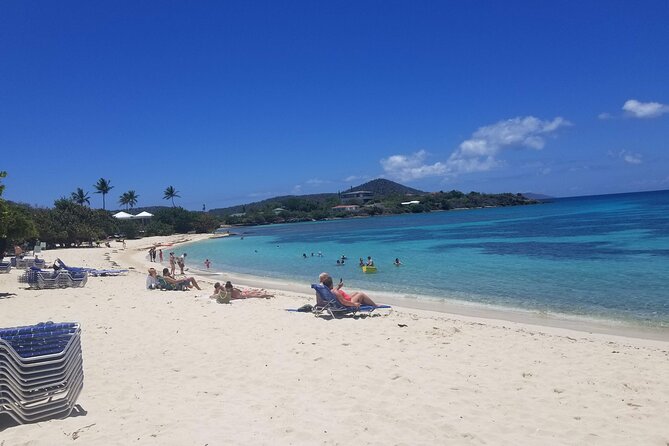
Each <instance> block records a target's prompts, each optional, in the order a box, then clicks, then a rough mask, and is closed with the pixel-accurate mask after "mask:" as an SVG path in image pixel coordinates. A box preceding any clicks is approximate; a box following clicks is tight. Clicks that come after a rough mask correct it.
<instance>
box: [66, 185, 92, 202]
mask: <svg viewBox="0 0 669 446" xmlns="http://www.w3.org/2000/svg"><path fill="white" fill-rule="evenodd" d="M70 199H71V200H72V201H74V202H75V203H77V204H80V205H82V206H83V205H84V204H88V205H90V204H91V199H90V198H89V197H88V192H84V190H83V189H82V188H80V187H78V188H77V191H76V192H72V195H71V196H70Z"/></svg>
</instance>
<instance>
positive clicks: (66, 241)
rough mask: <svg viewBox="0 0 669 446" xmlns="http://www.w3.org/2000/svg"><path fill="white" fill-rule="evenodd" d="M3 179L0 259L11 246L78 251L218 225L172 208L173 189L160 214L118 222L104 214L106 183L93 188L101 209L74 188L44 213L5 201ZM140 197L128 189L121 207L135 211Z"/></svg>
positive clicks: (214, 220)
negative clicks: (119, 239) (109, 242)
mask: <svg viewBox="0 0 669 446" xmlns="http://www.w3.org/2000/svg"><path fill="white" fill-rule="evenodd" d="M6 176H7V172H0V255H1V254H2V253H4V252H5V250H6V248H7V246H11V245H13V244H24V243H27V244H28V245H30V246H33V245H34V244H35V243H36V242H38V241H39V242H44V243H46V245H47V247H50V248H53V247H56V246H60V247H69V246H80V245H81V244H82V243H88V244H95V243H97V242H100V241H103V240H105V239H107V238H109V237H123V238H136V237H139V236H154V235H171V234H174V233H184V234H185V233H189V232H204V233H206V232H212V231H214V230H215V229H216V228H217V227H218V226H219V224H220V222H219V219H217V218H215V217H214V216H212V215H209V214H206V213H203V212H193V211H188V210H186V209H183V208H182V207H178V206H176V204H175V202H174V198H179V197H180V196H179V191H177V190H176V189H175V188H174V187H173V186H168V187H167V188H166V189H165V192H164V197H163V198H164V199H170V200H171V201H172V207H171V208H163V209H159V210H158V211H156V212H155V214H154V216H153V217H152V218H151V219H150V220H148V221H140V220H119V219H116V218H114V217H113V216H112V213H111V212H109V211H107V210H105V206H106V202H105V196H106V195H107V194H108V193H109V192H110V191H111V189H112V188H113V186H111V184H110V181H109V180H105V179H104V178H101V179H100V180H99V181H98V182H97V183H96V185H95V186H94V187H95V188H96V192H95V193H100V194H102V197H103V208H102V209H92V208H91V207H90V196H89V194H88V192H86V191H84V190H83V189H82V188H77V189H76V191H74V192H72V193H71V194H70V197H69V198H65V197H63V198H59V199H57V200H56V201H55V202H54V205H53V207H52V208H42V207H34V206H30V205H27V204H23V203H13V202H8V201H6V200H4V199H3V198H2V194H3V192H4V189H5V185H4V184H2V179H3V178H5V177H6ZM138 198H139V196H138V195H137V194H136V193H135V191H132V190H131V191H128V192H126V193H123V194H122V195H121V196H120V198H119V204H124V205H127V206H129V207H134V206H135V205H136V204H137V200H138Z"/></svg>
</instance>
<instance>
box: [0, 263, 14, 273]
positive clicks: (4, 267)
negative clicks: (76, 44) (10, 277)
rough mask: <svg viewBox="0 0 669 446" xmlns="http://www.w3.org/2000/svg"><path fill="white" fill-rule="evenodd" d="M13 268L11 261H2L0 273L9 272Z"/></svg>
mask: <svg viewBox="0 0 669 446" xmlns="http://www.w3.org/2000/svg"><path fill="white" fill-rule="evenodd" d="M11 270H12V264H11V262H0V273H8V272H10V271H11Z"/></svg>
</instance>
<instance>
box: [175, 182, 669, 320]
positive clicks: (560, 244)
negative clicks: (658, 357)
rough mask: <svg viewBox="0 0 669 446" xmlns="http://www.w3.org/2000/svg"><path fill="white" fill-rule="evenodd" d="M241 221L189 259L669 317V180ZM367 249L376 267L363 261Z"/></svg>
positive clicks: (573, 310)
mask: <svg viewBox="0 0 669 446" xmlns="http://www.w3.org/2000/svg"><path fill="white" fill-rule="evenodd" d="M233 232H234V233H236V234H240V235H242V236H243V237H241V236H233V237H227V238H221V239H212V240H207V241H203V242H198V243H194V244H191V245H187V246H185V247H184V248H183V250H185V251H186V252H188V258H189V264H190V265H192V266H194V265H195V264H198V265H202V264H203V262H204V260H205V258H208V259H210V261H211V262H212V269H214V270H221V271H233V272H239V273H245V274H253V275H257V276H263V277H270V278H279V279H287V280H289V281H291V282H304V283H305V286H306V287H308V284H310V283H312V282H314V281H316V280H317V277H318V274H319V273H320V272H322V271H328V272H330V273H331V274H332V275H333V276H334V277H335V279H338V278H339V277H343V278H344V281H345V282H346V284H347V288H349V289H364V290H366V291H370V292H373V291H384V292H393V293H397V294H398V295H401V296H403V297H410V298H416V299H437V300H439V299H449V300H461V301H467V302H474V303H480V304H487V305H495V306H503V307H511V308H515V309H524V310H531V311H541V312H552V313H562V314H567V315H578V316H585V317H593V318H603V319H609V320H618V321H627V322H632V323H634V324H641V325H649V326H656V327H658V326H659V327H669V288H668V286H667V280H668V279H669V191H660V192H643V193H632V194H619V195H606V196H594V197H578V198H565V199H556V200H554V201H552V202H549V203H544V204H540V205H533V206H518V207H509V208H490V209H475V210H463V211H449V212H434V213H430V214H411V215H397V216H385V217H372V218H360V219H346V220H334V221H326V222H311V223H297V224H284V225H270V226H259V227H243V228H235V229H234V230H233ZM179 252H180V251H177V253H179ZM319 252H321V253H322V257H321V256H319V255H318V253H319ZM304 253H306V254H307V258H306V259H305V258H304V257H303V254H304ZM312 253H313V254H314V255H313V256H312ZM342 255H345V256H347V257H348V260H347V262H346V263H345V265H343V266H337V265H336V260H337V259H338V258H340V257H341V256H342ZM368 255H370V256H372V257H373V259H374V260H375V263H376V265H377V266H378V272H377V273H376V274H364V273H362V272H361V270H360V268H359V267H358V258H359V257H364V258H366V257H367V256H368ZM396 257H399V258H400V260H401V261H402V262H403V265H402V266H400V267H396V266H394V265H393V260H394V259H395V258H396ZM200 268H203V266H200Z"/></svg>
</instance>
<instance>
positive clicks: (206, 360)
mask: <svg viewBox="0 0 669 446" xmlns="http://www.w3.org/2000/svg"><path fill="white" fill-rule="evenodd" d="M175 239H176V238H174V237H171V238H170V237H162V238H153V239H143V240H139V241H129V242H128V247H127V249H126V250H125V251H124V250H122V249H121V247H120V244H118V243H115V244H114V245H113V246H112V248H111V249H110V248H89V249H70V250H62V251H47V252H46V253H45V254H44V257H46V259H47V261H53V260H54V259H55V258H56V257H60V258H62V259H63V260H64V261H65V262H66V263H68V264H72V265H76V266H91V267H99V268H109V267H111V261H115V262H117V263H118V264H120V265H121V266H122V267H134V268H135V269H134V270H132V271H131V272H130V274H129V275H128V276H124V277H99V278H93V277H92V278H90V279H89V281H88V283H87V285H86V287H85V288H81V289H62V290H27V289H25V286H24V285H23V284H19V283H18V281H17V277H18V276H19V274H20V272H21V271H19V270H12V271H11V273H10V274H0V293H11V294H12V295H10V296H6V297H4V298H0V327H10V326H17V325H28V324H34V323H37V322H41V321H47V320H52V321H58V322H63V321H77V322H80V323H81V325H82V348H83V355H84V371H85V378H84V390H83V392H82V394H81V396H80V398H79V401H78V404H79V406H78V408H77V409H78V411H77V412H76V413H74V414H73V415H72V416H70V417H69V418H67V419H64V420H51V421H47V422H42V423H36V424H31V425H24V426H18V425H15V424H14V423H13V422H11V421H10V419H9V418H8V417H7V416H5V415H2V416H0V446H9V445H50V446H51V445H63V444H79V445H128V444H142V445H144V444H147V445H220V444H226V445H227V444H233V445H234V444H239V445H256V444H267V445H289V444H295V445H311V444H342V445H348V444H356V445H357V444H378V445H391V444H401V445H421V444H463V445H467V444H494V445H499V444H514V445H515V444H523V445H528V444H529V445H534V444H536V445H556V444H564V445H632V444H634V445H658V446H666V445H668V444H669V410H668V408H669V353H668V351H669V343H668V342H664V341H660V340H648V339H639V338H631V337H622V336H613V335H610V334H593V333H588V332H583V331H574V330H567V329H559V328H551V327H542V326H537V325H530V324H524V323H519V322H506V321H503V320H495V319H483V318H474V317H467V316H458V315H453V314H444V313H438V312H432V311H426V310H417V309H409V308H401V307H395V308H394V309H393V310H392V311H391V312H388V311H387V310H386V311H385V312H379V313H378V314H377V315H376V316H374V317H366V318H343V319H339V320H325V319H322V318H316V317H313V316H312V315H310V314H304V313H291V312H286V311H284V309H285V308H297V307H299V306H301V305H303V304H305V303H309V302H312V301H313V296H312V293H311V292H310V291H311V290H310V289H309V284H293V287H294V288H293V289H294V290H293V291H289V290H286V289H285V287H283V289H280V290H276V291H275V294H276V298H274V299H270V300H265V299H249V300H245V301H234V302H233V303H232V304H230V305H219V304H216V303H214V302H211V301H210V300H209V299H208V298H207V297H206V296H207V295H208V294H209V293H210V289H211V284H212V283H213V282H214V281H219V280H221V277H209V278H200V282H201V283H202V285H203V288H204V290H203V291H189V292H176V291H151V290H146V289H144V283H145V273H146V269H147V267H148V266H149V262H148V261H147V260H145V258H144V257H145V253H146V250H145V248H147V247H148V246H149V245H150V244H151V243H155V242H159V241H160V242H169V241H170V240H175ZM140 248H141V250H139V251H138V249H140ZM167 252H168V251H167V250H165V254H167ZM165 258H167V255H165ZM223 277H225V276H223ZM225 280H227V277H225ZM235 280H236V279H235ZM251 280H252V279H250V278H246V281H247V282H248V281H251ZM236 281H237V282H239V280H236Z"/></svg>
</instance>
